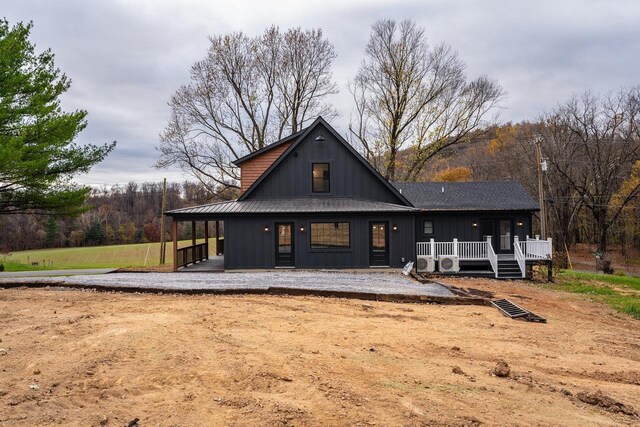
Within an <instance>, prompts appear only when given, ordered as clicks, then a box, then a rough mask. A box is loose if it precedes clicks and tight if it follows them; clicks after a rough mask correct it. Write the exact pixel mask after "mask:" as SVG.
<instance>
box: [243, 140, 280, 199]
mask: <svg viewBox="0 0 640 427" xmlns="http://www.w3.org/2000/svg"><path fill="white" fill-rule="evenodd" d="M291 144H292V143H291V142H289V143H284V144H281V145H279V146H277V147H275V148H272V149H271V150H269V151H266V152H264V153H263V154H260V155H259V156H256V157H254V158H252V159H249V160H247V161H246V162H244V163H242V164H241V165H240V189H241V191H243V192H244V191H246V190H247V189H248V188H249V187H251V184H253V183H254V182H255V181H256V180H257V179H258V178H260V176H261V175H262V174H263V173H264V171H266V170H267V169H269V166H271V164H272V163H273V162H275V161H276V159H277V158H278V157H280V155H281V154H282V153H284V152H285V151H286V150H287V148H289V146H290V145H291Z"/></svg>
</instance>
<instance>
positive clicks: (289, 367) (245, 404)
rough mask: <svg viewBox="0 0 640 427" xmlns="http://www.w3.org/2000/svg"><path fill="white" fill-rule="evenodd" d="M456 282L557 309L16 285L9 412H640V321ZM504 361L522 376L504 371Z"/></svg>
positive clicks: (384, 417) (1, 373) (526, 417)
mask: <svg viewBox="0 0 640 427" xmlns="http://www.w3.org/2000/svg"><path fill="white" fill-rule="evenodd" d="M443 282H446V283H449V284H453V285H457V286H460V287H464V288H467V289H474V290H475V291H474V292H477V293H484V292H489V293H493V294H495V296H500V297H508V298H510V299H512V300H514V301H516V302H518V303H521V304H522V305H524V306H525V307H527V308H529V309H531V310H532V311H534V312H535V313H536V314H539V315H542V316H544V317H546V318H547V319H548V323H547V324H536V323H526V322H520V321H514V320H510V319H508V318H506V317H503V316H502V315H501V314H500V313H499V312H498V311H497V310H496V309H494V308H490V307H481V306H442V305H418V304H394V303H383V302H368V301H359V300H345V299H332V298H318V297H280V296H255V295H254V296H207V295H200V296H185V295H182V296H177V295H155V294H123V293H105V292H89V291H69V290H55V289H48V290H47V289H39V290H38V289H31V290H29V289H11V290H0V339H1V340H2V342H0V348H2V349H3V350H0V426H9V425H11V426H14V425H58V424H62V425H95V426H99V425H107V426H126V425H127V424H128V423H129V422H130V421H132V420H134V419H135V418H139V425H140V426H195V425H242V426H244V425H250V426H253V425H267V426H272V425H274V426H280V425H282V426H285V425H292V426H315V425H336V426H338V425H340V426H342V425H362V426H367V425H377V426H394V425H402V426H434V425H436V426H439V425H459V426H477V425H481V424H482V425H575V426H578V425H579V426H583V425H640V418H639V417H638V416H637V415H633V413H634V412H636V411H638V410H640V322H638V321H636V320H633V319H632V318H631V317H629V316H626V315H622V314H618V313H616V312H614V311H613V310H611V309H609V308H608V307H606V306H604V305H600V304H597V303H594V302H591V301H589V299H588V298H587V297H585V296H583V295H576V294H567V293H562V292H557V291H550V290H546V289H542V288H540V287H539V286H536V285H532V284H530V283H526V282H497V281H493V280H472V279H446V280H445V279H443ZM499 360H504V361H505V362H506V363H507V364H508V365H509V367H510V373H509V376H507V377H498V376H496V375H495V374H493V373H492V372H493V369H494V367H495V366H496V364H497V362H498V361H499ZM597 391H600V392H601V393H600V394H596V392H597ZM625 413H626V414H625Z"/></svg>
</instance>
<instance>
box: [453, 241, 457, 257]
mask: <svg viewBox="0 0 640 427" xmlns="http://www.w3.org/2000/svg"><path fill="white" fill-rule="evenodd" d="M453 255H454V256H457V255H458V239H457V238H454V239H453Z"/></svg>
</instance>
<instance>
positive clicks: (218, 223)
mask: <svg viewBox="0 0 640 427" xmlns="http://www.w3.org/2000/svg"><path fill="white" fill-rule="evenodd" d="M219 253H220V221H218V220H216V256H217V255H218V254H219Z"/></svg>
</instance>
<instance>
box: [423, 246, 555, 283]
mask: <svg viewBox="0 0 640 427" xmlns="http://www.w3.org/2000/svg"><path fill="white" fill-rule="evenodd" d="M499 243H500V247H505V245H504V243H505V242H502V241H501V242H499ZM512 243H513V245H512V246H511V245H509V246H511V247H512V249H513V252H512V253H496V250H495V246H494V242H493V241H492V236H487V238H486V240H482V241H475V242H473V241H458V239H453V241H450V242H436V241H435V240H434V239H430V240H429V241H428V242H418V243H417V244H416V258H417V261H418V262H417V269H418V272H435V271H436V262H437V263H438V272H440V273H459V272H460V271H461V269H460V263H461V262H462V263H465V262H467V263H469V264H474V265H482V264H483V263H484V264H485V265H487V266H489V267H490V269H491V271H490V272H491V273H492V274H493V276H494V277H496V278H516V277H526V276H527V265H532V264H537V263H545V264H549V265H550V264H551V262H552V256H553V243H552V240H551V239H550V238H549V239H546V240H541V239H540V238H539V236H536V237H535V238H530V237H529V236H526V238H525V239H524V240H520V239H519V238H518V236H515V237H514V238H513V242H512Z"/></svg>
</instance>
